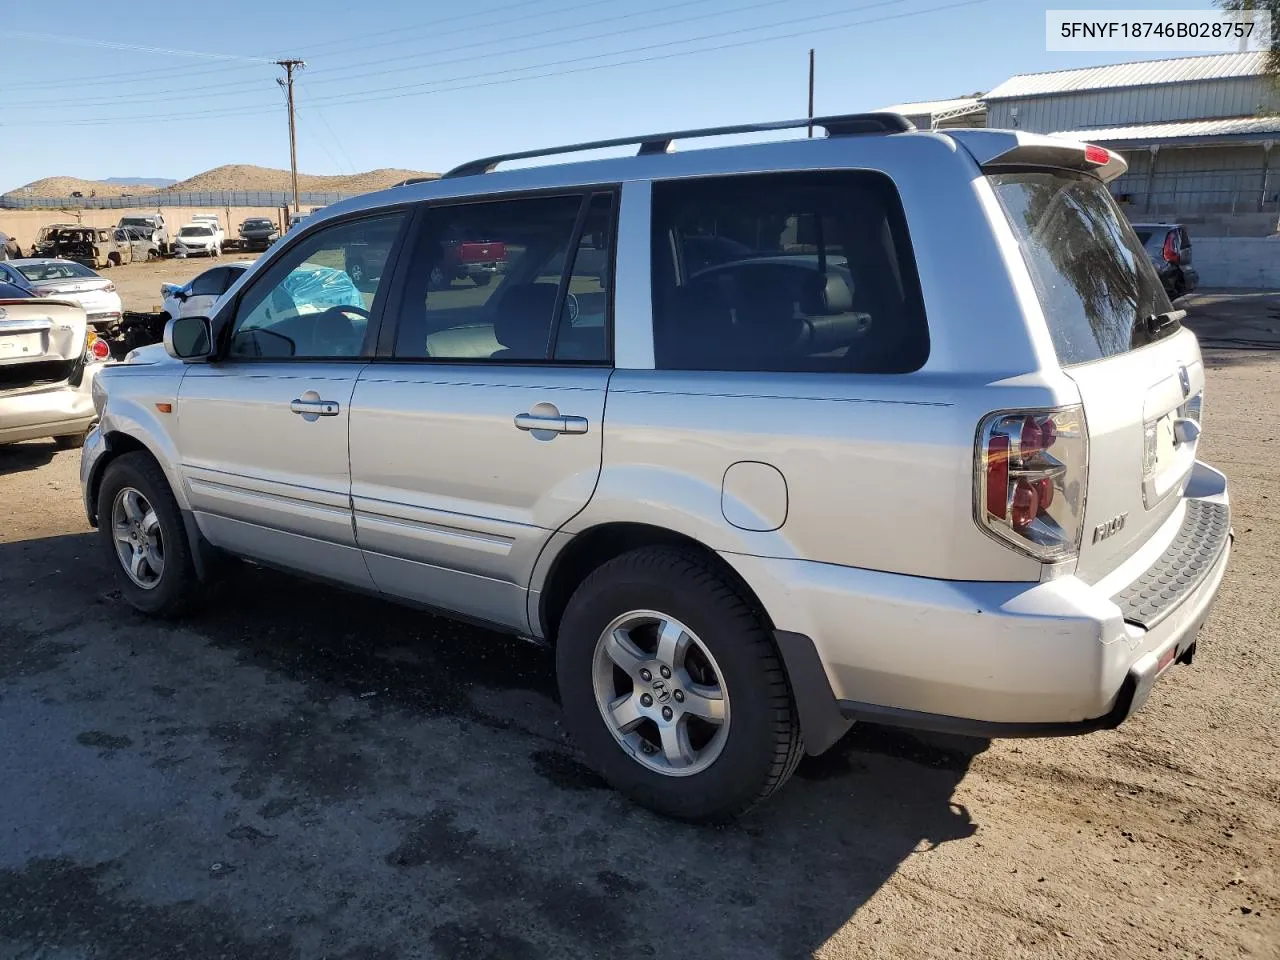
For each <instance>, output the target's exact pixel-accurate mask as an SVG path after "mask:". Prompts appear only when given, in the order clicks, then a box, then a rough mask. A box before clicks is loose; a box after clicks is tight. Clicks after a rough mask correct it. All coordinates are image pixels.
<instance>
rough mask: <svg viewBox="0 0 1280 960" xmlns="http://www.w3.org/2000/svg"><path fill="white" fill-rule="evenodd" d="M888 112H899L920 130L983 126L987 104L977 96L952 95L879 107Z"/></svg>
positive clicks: (984, 124)
mask: <svg viewBox="0 0 1280 960" xmlns="http://www.w3.org/2000/svg"><path fill="white" fill-rule="evenodd" d="M877 109H879V110H884V111H886V112H888V113H900V114H902V115H903V116H904V117H906V118H907V119H908V120H910V121H911V122H912V123H914V124H915V125H916V126H917V127H919V128H920V129H921V130H942V129H947V128H956V127H985V126H986V125H987V123H986V120H987V105H986V104H985V103H983V102H982V100H980V99H979V98H978V97H953V98H952V99H950V100H921V101H918V102H916V103H895V104H894V105H893V106H890V107H879V108H877Z"/></svg>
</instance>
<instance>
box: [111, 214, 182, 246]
mask: <svg viewBox="0 0 1280 960" xmlns="http://www.w3.org/2000/svg"><path fill="white" fill-rule="evenodd" d="M116 226H118V227H141V228H142V229H144V230H147V231H149V236H150V237H151V239H152V240H154V241H155V242H156V246H158V247H159V248H160V252H161V253H162V254H166V253H168V252H169V228H168V226H167V225H166V224H165V222H164V214H162V213H147V214H134V215H132V216H127V217H121V218H120V222H119V223H118V224H116Z"/></svg>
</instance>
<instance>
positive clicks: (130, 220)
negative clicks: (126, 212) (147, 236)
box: [120, 217, 155, 227]
mask: <svg viewBox="0 0 1280 960" xmlns="http://www.w3.org/2000/svg"><path fill="white" fill-rule="evenodd" d="M120 226H122V227H153V226H155V224H154V223H153V222H152V221H150V220H148V219H147V218H146V217H124V218H122V219H121V220H120Z"/></svg>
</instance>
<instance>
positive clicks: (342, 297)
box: [230, 213, 404, 359]
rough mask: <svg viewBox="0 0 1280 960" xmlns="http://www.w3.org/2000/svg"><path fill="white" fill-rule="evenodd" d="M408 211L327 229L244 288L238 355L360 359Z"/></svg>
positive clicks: (234, 340)
mask: <svg viewBox="0 0 1280 960" xmlns="http://www.w3.org/2000/svg"><path fill="white" fill-rule="evenodd" d="M403 222H404V214H402V213H395V214H391V215H389V216H383V217H375V218H372V219H368V220H358V221H355V222H348V223H340V224H336V225H334V226H332V227H327V228H325V229H322V230H320V231H318V232H317V233H315V234H314V235H312V236H310V237H308V238H307V239H305V240H303V241H302V243H300V244H299V245H298V246H296V247H294V248H293V249H292V250H289V251H288V252H286V253H285V254H284V255H283V256H281V257H280V258H279V259H278V260H277V261H276V262H275V263H273V264H272V265H271V266H270V268H268V269H267V271H266V272H265V273H264V274H263V275H262V277H261V278H260V279H259V280H258V281H257V282H256V283H254V284H253V285H252V286H251V287H250V288H249V289H248V290H247V291H246V293H245V296H244V298H243V299H242V300H241V301H240V305H239V307H238V308H237V310H236V318H235V322H234V325H233V328H232V334H231V348H230V356H231V357H232V358H241V359H247V358H273V359H275V358H279V359H285V358H288V359H299V358H312V359H337V358H342V357H358V356H360V355H361V354H362V352H364V348H365V344H366V341H367V340H368V339H369V336H370V331H369V315H370V312H371V310H372V309H373V304H374V301H375V299H376V298H377V296H378V294H379V292H380V291H382V290H383V289H384V287H385V284H384V282H383V281H384V276H383V273H384V270H383V267H384V266H385V265H386V264H387V261H388V258H389V256H390V253H391V249H392V247H393V246H394V244H395V240H396V238H397V236H398V235H399V232H400V227H401V225H402V224H403Z"/></svg>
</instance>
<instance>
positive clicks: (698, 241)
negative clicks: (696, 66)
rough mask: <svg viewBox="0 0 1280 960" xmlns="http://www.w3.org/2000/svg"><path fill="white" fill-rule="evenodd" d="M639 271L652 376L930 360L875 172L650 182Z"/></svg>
mask: <svg viewBox="0 0 1280 960" xmlns="http://www.w3.org/2000/svg"><path fill="white" fill-rule="evenodd" d="M652 268H653V327H654V331H653V332H654V356H655V360H656V364H657V366H658V367H659V368H660V369H669V370H752V371H780V372H782V371H785V372H800V371H815V372H843V373H909V372H911V371H913V370H918V369H919V368H920V367H921V366H923V365H924V362H925V360H926V359H927V357H928V355H929V331H928V325H927V324H926V322H925V316H924V305H923V300H922V297H921V294H920V286H919V278H918V276H917V274H916V267H915V259H914V257H913V256H912V252H911V244H910V239H909V238H908V236H907V230H906V222H905V219H904V217H903V214H902V204H901V201H900V200H899V198H898V194H897V191H896V190H895V189H894V187H893V184H892V183H891V182H890V181H889V179H888V178H887V177H885V176H883V175H882V174H875V173H866V172H839V173H799V174H770V175H765V176H741V177H720V178H715V179H698V180H681V181H672V182H667V183H655V184H654V186H653V255H652Z"/></svg>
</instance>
